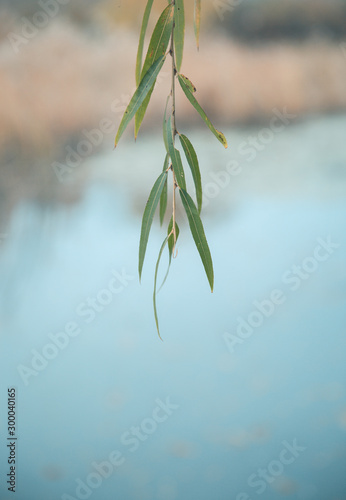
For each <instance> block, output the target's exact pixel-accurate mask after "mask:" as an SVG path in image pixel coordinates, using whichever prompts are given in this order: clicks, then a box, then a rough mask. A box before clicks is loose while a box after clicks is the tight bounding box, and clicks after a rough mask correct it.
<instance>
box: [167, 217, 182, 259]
mask: <svg viewBox="0 0 346 500" xmlns="http://www.w3.org/2000/svg"><path fill="white" fill-rule="evenodd" d="M172 229H173V216H172V217H171V220H170V221H169V224H168V229H167V235H168V236H169V235H170V233H171V232H172ZM179 233H180V230H179V226H178V224H177V223H175V236H176V242H177V241H178V238H179ZM173 246H174V235H173V234H171V235H170V236H169V238H168V250H169V260H171V258H172V256H173Z"/></svg>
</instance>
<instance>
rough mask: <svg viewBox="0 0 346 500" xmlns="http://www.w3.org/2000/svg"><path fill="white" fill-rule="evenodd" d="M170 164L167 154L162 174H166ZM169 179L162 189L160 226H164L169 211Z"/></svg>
mask: <svg viewBox="0 0 346 500" xmlns="http://www.w3.org/2000/svg"><path fill="white" fill-rule="evenodd" d="M168 164H169V155H168V154H166V158H165V161H164V163H163V169H162V172H166V170H167V168H168ZM167 180H168V179H167V177H166V181H165V184H164V186H163V189H162V193H161V197H160V224H161V226H162V224H163V219H164V217H165V213H166V209H167Z"/></svg>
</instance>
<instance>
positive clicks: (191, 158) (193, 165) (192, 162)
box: [179, 134, 202, 213]
mask: <svg viewBox="0 0 346 500" xmlns="http://www.w3.org/2000/svg"><path fill="white" fill-rule="evenodd" d="M179 139H180V142H181V145H182V147H183V150H184V153H185V156H186V159H187V162H188V164H189V166H190V169H191V173H192V178H193V182H194V184H195V189H196V199H197V207H198V213H201V209H202V181H201V172H200V170H199V164H198V158H197V154H196V151H195V150H194V147H193V146H192V144H191V142H190V141H189V139H188V138H187V137H186V135H183V134H179Z"/></svg>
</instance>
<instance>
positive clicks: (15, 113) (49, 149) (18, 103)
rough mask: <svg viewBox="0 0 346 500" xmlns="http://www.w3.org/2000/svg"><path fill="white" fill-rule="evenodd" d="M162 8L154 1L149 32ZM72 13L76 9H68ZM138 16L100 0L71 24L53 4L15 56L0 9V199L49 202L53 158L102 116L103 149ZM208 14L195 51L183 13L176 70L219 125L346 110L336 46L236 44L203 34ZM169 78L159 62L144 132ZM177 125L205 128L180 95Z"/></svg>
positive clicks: (117, 113)
mask: <svg viewBox="0 0 346 500" xmlns="http://www.w3.org/2000/svg"><path fill="white" fill-rule="evenodd" d="M160 1H161V4H160ZM166 3H167V2H166V0H158V1H157V2H155V3H154V5H155V10H154V15H153V16H152V19H151V26H150V29H151V28H152V27H153V25H154V23H155V21H156V19H157V18H158V15H159V9H160V8H161V7H164V6H165V5H166ZM66 8H67V7H66ZM70 8H71V9H72V6H71V7H70ZM74 9H75V10H76V12H77V14H78V12H79V13H80V9H79V10H78V9H77V8H76V5H74ZM208 9H209V11H208ZM142 11H143V9H142V8H139V7H138V1H137V0H126V3H125V2H122V1H121V0H114V1H112V2H100V3H99V4H98V5H97V8H95V9H94V10H93V9H91V10H88V11H86V12H85V13H84V17H83V19H79V18H78V19H79V20H78V19H77V17H78V16H77V17H76V15H77V14H76V13H75V14H73V16H72V17H70V18H68V16H65V15H64V10H63V8H61V12H59V15H57V16H55V17H54V18H53V19H51V20H50V21H49V23H48V26H47V27H44V28H42V29H39V30H38V33H37V35H35V36H33V37H32V38H30V39H28V40H27V43H23V44H21V45H20V46H19V47H18V48H19V51H18V53H16V51H15V50H14V48H13V46H12V45H11V42H10V40H9V38H8V35H9V33H11V32H12V33H17V34H18V33H19V34H20V33H21V30H22V21H21V18H20V17H19V18H17V17H16V16H15V15H14V14H13V13H12V14H9V13H8V12H5V11H2V12H1V17H0V20H1V21H0V89H1V99H2V101H1V107H0V149H1V153H0V160H1V169H0V198H1V196H3V197H5V198H8V197H12V198H13V200H14V201H13V203H15V202H16V200H17V199H20V198H22V197H23V196H30V197H35V198H37V197H42V195H43V196H44V198H45V199H54V197H55V193H56V192H57V191H58V190H59V188H61V186H59V183H58V182H57V179H56V178H55V177H54V173H53V171H52V168H51V162H52V161H54V160H55V161H62V162H63V161H64V159H65V157H66V145H71V147H73V146H75V145H76V144H77V143H78V141H80V140H81V138H83V130H85V129H87V130H91V129H93V128H98V127H99V123H100V120H102V119H103V118H109V119H110V120H111V121H112V123H114V134H113V133H112V134H109V135H108V136H107V137H105V140H104V141H103V142H102V144H101V146H100V147H102V146H106V145H107V147H111V144H112V139H113V135H115V131H116V126H118V125H119V123H120V119H121V116H122V113H123V111H124V106H125V104H126V103H127V102H128V101H129V99H130V95H131V94H132V92H133V91H134V85H135V78H134V72H135V59H136V53H137V43H138V36H139V27H140V24H141V16H142V14H143V12H142ZM211 11H212V2H209V3H208V2H205V4H204V7H203V18H202V20H204V23H203V24H202V34H201V47H200V51H199V52H198V51H197V50H196V46H195V41H194V37H193V27H192V9H189V11H188V14H187V28H186V42H185V55H184V61H183V66H182V72H183V73H184V74H186V75H187V76H189V78H190V79H191V80H192V81H193V83H194V84H195V86H196V87H197V94H196V97H197V99H198V100H199V102H200V104H201V105H202V106H203V107H204V108H205V110H206V112H207V113H208V114H209V116H210V118H211V119H212V120H213V121H214V122H215V125H216V126H217V128H219V129H220V130H224V129H226V128H227V127H229V126H236V125H239V124H247V123H255V122H259V121H261V122H266V121H268V120H269V119H270V118H271V116H272V110H273V108H279V109H280V110H284V109H285V108H286V109H287V111H288V112H289V113H295V114H297V115H299V116H301V117H304V116H305V115H309V114H316V113H324V112H340V111H344V110H345V109H346V87H345V84H344V82H345V81H346V50H342V48H343V45H338V44H337V43H332V42H330V41H327V40H325V39H322V38H314V39H310V40H308V41H306V42H301V43H289V42H275V43H270V44H269V43H267V44H261V45H259V44H257V45H256V44H252V45H242V44H240V43H239V42H236V41H234V40H231V39H230V38H227V37H226V36H222V35H221V33H217V32H215V31H212V30H210V29H209V28H208V29H206V26H207V25H208V19H209V18H211V17H212V12H211ZM30 16H32V13H31V14H28V17H29V18H30ZM214 18H215V12H214ZM69 19H70V20H69ZM71 19H72V21H73V22H72V21H71ZM220 26H222V23H221V24H220ZM344 47H346V44H344ZM170 78H171V77H170V67H169V65H168V63H166V65H165V66H164V67H163V72H162V75H160V77H159V81H158V84H157V86H156V89H155V92H154V94H153V97H152V101H151V103H150V105H149V108H148V112H147V116H146V118H145V120H144V123H143V126H142V133H143V132H145V131H150V130H152V129H154V128H156V129H159V128H160V127H161V124H162V114H163V109H164V103H165V98H166V96H167V94H168V93H169V91H170ZM179 90H180V89H179ZM177 125H178V128H179V127H183V126H190V125H193V126H194V127H199V126H200V127H204V125H203V123H202V121H201V119H200V117H199V116H198V115H197V113H196V112H195V111H194V110H193V109H192V108H191V105H190V103H188V102H187V100H186V98H185V96H184V95H183V94H182V92H178V100H177ZM129 133H130V132H129ZM96 149H97V148H95V150H93V153H94V152H95V151H96ZM47 165H48V167H47ZM64 192H65V193H66V190H65V191H64Z"/></svg>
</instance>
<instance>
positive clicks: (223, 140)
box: [178, 75, 227, 148]
mask: <svg viewBox="0 0 346 500" xmlns="http://www.w3.org/2000/svg"><path fill="white" fill-rule="evenodd" d="M178 80H179V83H180V86H181V88H182V89H183V91H184V94H185V95H186V97H187V98H188V100H189V101H190V102H191V104H192V106H193V107H194V108H195V110H196V111H198V113H199V114H200V116H201V117H202V119H203V121H204V123H205V124H206V125H207V127H208V128H209V129H210V130H211V131H212V133H213V134H214V135H215V137H216V138H217V139H218V140H219V141H220V142H221V144H222V145H223V146H224V147H225V148H227V140H226V137H225V136H224V134H223V133H222V132H220V131H219V130H217V129H216V128H215V127H214V125H213V124H212V123H211V121H210V120H209V118H208V117H207V115H206V114H205V111H204V110H203V109H202V108H201V106H200V104H199V103H198V101H197V99H196V98H195V96H193V95H192V93H191V90H190V88H189V86H188V85H187V84H186V82H185V80H184V79H183V78H182V77H181V75H178Z"/></svg>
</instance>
